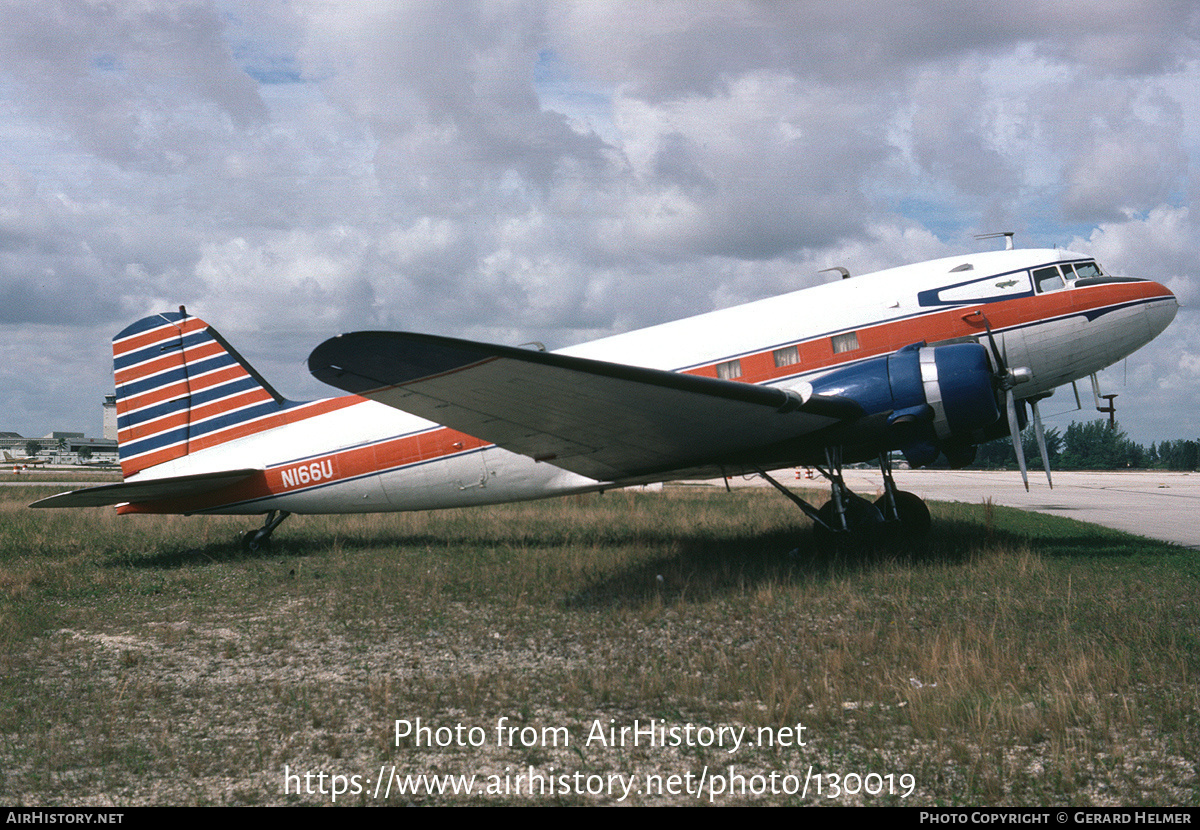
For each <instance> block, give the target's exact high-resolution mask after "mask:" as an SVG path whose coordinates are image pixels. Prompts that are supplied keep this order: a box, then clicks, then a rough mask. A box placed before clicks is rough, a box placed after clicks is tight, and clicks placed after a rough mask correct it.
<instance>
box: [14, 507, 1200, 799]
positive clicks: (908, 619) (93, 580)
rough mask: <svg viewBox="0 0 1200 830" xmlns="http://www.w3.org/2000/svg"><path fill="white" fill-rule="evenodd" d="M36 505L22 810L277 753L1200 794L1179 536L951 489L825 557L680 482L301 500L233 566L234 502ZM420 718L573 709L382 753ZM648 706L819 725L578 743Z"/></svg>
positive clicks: (28, 547) (365, 765) (921, 792)
mask: <svg viewBox="0 0 1200 830" xmlns="http://www.w3.org/2000/svg"><path fill="white" fill-rule="evenodd" d="M34 497H36V494H35V493H33V492H32V491H30V492H24V493H19V494H12V493H3V494H0V499H3V501H0V527H2V528H3V531H4V536H3V538H4V541H3V543H2V547H0V669H2V670H3V680H2V681H0V699H2V700H3V706H0V736H2V737H0V770H2V772H0V776H2V777H0V792H3V793H5V794H6V795H8V796H9V798H8V799H7V800H9V801H10V802H13V803H25V804H43V805H45V804H110V803H111V804H120V805H128V804H174V803H200V804H203V803H234V804H242V803H250V804H277V803H307V802H312V803H320V802H323V801H328V797H327V796H326V797H322V796H320V795H300V796H297V795H295V794H285V793H284V778H283V772H284V769H285V766H286V767H287V768H288V769H289V770H291V771H292V772H295V771H296V770H298V769H299V770H308V771H313V772H314V773H315V772H317V771H324V772H326V773H330V774H332V773H341V774H345V775H353V774H359V775H362V776H364V777H370V778H371V779H374V778H376V777H377V776H378V774H379V770H380V766H381V765H387V766H388V767H390V766H391V765H393V764H394V765H396V767H397V770H398V771H400V772H411V773H441V774H447V773H456V774H470V773H476V774H478V775H480V776H486V775H489V774H491V775H498V776H504V775H506V774H509V775H515V774H516V773H517V771H525V770H527V769H528V768H529V767H530V766H531V765H532V766H533V767H534V768H535V769H537V770H539V771H540V772H541V773H543V774H551V772H550V771H552V770H556V771H558V772H559V773H560V774H561V773H564V772H565V773H571V774H573V773H575V772H580V773H584V774H587V775H602V776H607V775H636V776H640V777H641V778H642V779H643V780H644V777H645V776H646V775H648V774H663V775H667V774H676V775H680V776H683V775H685V774H687V773H696V774H697V775H699V774H702V773H703V772H704V770H705V769H706V768H707V770H708V771H709V772H718V771H726V770H727V769H728V767H729V765H731V764H733V765H735V766H736V768H737V769H738V770H739V771H742V772H744V773H745V774H746V775H752V774H759V775H763V776H767V775H770V773H771V772H776V773H785V774H792V775H798V776H800V778H801V779H803V777H804V776H805V775H806V774H807V772H808V770H809V769H810V768H811V769H812V770H814V771H818V772H824V773H838V774H841V775H845V774H850V773H857V774H860V775H866V774H868V773H875V774H877V775H880V776H886V775H888V774H893V775H896V776H899V775H900V774H902V773H907V774H910V775H911V776H913V780H914V782H915V789H914V791H913V792H912V794H911V796H910V797H909V798H908V799H907V800H902V799H900V798H899V797H898V796H894V797H887V796H886V795H880V796H864V795H861V794H858V795H845V794H843V795H842V796H841V797H839V799H837V802H838V803H905V804H910V805H912V804H924V805H930V804H955V803H963V804H1018V805H1036V804H1064V805H1065V804H1157V805H1170V804H1195V803H1196V801H1197V796H1198V795H1200V791H1198V787H1197V783H1196V782H1197V778H1198V776H1197V769H1196V761H1195V753H1194V750H1193V747H1194V746H1195V745H1196V743H1197V738H1200V718H1198V716H1197V712H1198V711H1200V705H1198V704H1200V700H1198V699H1197V697H1198V693H1197V688H1198V684H1197V682H1196V681H1197V669H1198V668H1200V649H1197V635H1198V630H1197V629H1198V620H1200V615H1198V614H1197V611H1198V610H1200V609H1198V608H1197V599H1196V597H1197V595H1198V592H1197V587H1200V586H1198V584H1197V583H1198V581H1200V567H1197V564H1196V561H1195V558H1194V556H1193V555H1192V554H1191V553H1189V552H1187V551H1183V550H1180V549H1178V548H1173V547H1170V546H1167V545H1159V544H1156V543H1152V542H1145V541H1144V540H1136V539H1132V538H1131V537H1128V536H1123V535H1121V534H1117V533H1113V532H1109V531H1104V530H1101V529H1098V528H1094V527H1090V526H1086V525H1081V524H1078V523H1072V522H1067V521H1064V520H1056V519H1051V518H1049V517H1043V516H1032V515H1028V514H1022V513H1019V512H1017V511H1011V510H1007V509H1005V508H999V507H991V506H987V507H984V506H979V507H969V506H949V505H943V506H936V507H935V520H936V526H935V531H934V533H933V535H932V536H931V537H930V539H929V540H928V541H927V542H926V543H924V544H922V545H920V546H919V547H913V548H905V549H874V550H824V551H821V550H814V549H812V548H811V547H810V546H809V541H808V539H809V537H808V533H807V528H806V527H805V525H806V522H805V520H804V519H803V518H802V517H801V516H800V515H799V514H798V512H797V511H795V510H794V508H792V507H790V506H789V505H787V504H786V503H785V502H784V501H783V500H782V499H780V498H779V497H778V496H777V495H776V494H774V493H768V492H761V491H755V490H743V491H735V492H734V493H732V494H726V493H724V492H722V491H716V490H714V489H707V488H668V489H667V491H666V492H665V493H663V494H641V493H611V494H607V495H604V496H588V497H578V498H571V499H564V500H559V501H549V502H538V503H529V504H522V505H508V506H503V507H495V508H478V509H474V510H462V511H444V512H436V513H423V514H400V515H387V516H363V517H294V518H292V519H289V520H288V523H287V524H285V525H284V526H283V528H281V530H280V531H279V533H278V535H277V545H276V547H275V549H274V550H273V551H271V552H269V553H266V554H262V555H247V554H243V553H240V552H238V551H237V549H236V548H235V547H233V546H231V545H229V544H227V543H228V541H229V540H232V539H233V538H234V536H235V534H236V531H237V530H238V529H243V528H245V527H247V526H249V524H250V523H251V520H248V519H223V518H193V519H185V518H176V517H163V518H155V517H117V516H115V515H113V514H112V513H111V511H101V510H97V511H79V512H69V511H62V512H59V511H30V510H27V509H25V508H24V504H26V503H27V502H28V501H30V500H32V498H34ZM417 717H420V718H421V719H422V721H423V723H425V724H427V725H433V726H435V727H436V726H454V725H455V724H460V723H461V724H463V725H465V726H473V725H474V726H479V727H480V728H481V729H484V730H491V729H493V728H494V727H495V725H496V723H497V720H498V719H499V718H502V717H507V718H509V719H510V720H509V721H508V723H510V724H516V725H518V726H530V727H534V728H535V729H538V730H541V729H543V728H558V727H565V728H566V729H568V730H569V733H570V736H571V738H572V745H571V746H569V747H564V746H554V745H545V744H544V743H541V742H538V743H536V744H535V745H533V746H512V747H509V746H496V745H495V741H494V740H492V739H493V738H494V737H495V736H494V734H492V732H490V731H488V737H489V740H488V742H487V743H486V745H485V746H482V747H462V746H450V747H443V748H436V747H435V748H428V747H424V746H417V745H415V743H414V742H413V741H412V740H411V739H408V740H405V741H402V742H401V745H400V746H399V747H397V746H396V745H395V741H394V732H393V730H394V722H395V720H397V719H408V720H411V719H415V718H417ZM635 719H639V720H641V721H642V722H643V723H645V722H646V721H648V720H650V719H658V722H661V723H662V724H664V725H667V726H678V727H683V726H686V725H687V724H692V725H693V726H700V725H706V726H709V727H712V728H718V727H721V726H726V727H743V726H744V727H747V728H749V729H750V730H752V732H753V730H757V729H758V728H760V727H771V728H776V729H777V728H780V727H795V726H796V725H797V724H803V725H804V726H805V733H804V734H805V736H806V738H807V740H806V746H803V747H800V746H789V747H784V748H779V747H766V746H752V747H747V746H742V747H741V748H740V749H739V750H738V751H737V752H734V753H729V752H725V751H723V750H721V749H720V748H715V747H713V748H704V747H696V746H691V747H688V746H683V747H666V748H663V747H646V746H639V747H625V748H612V747H604V746H600V745H598V744H596V743H595V742H593V743H592V744H591V745H585V744H584V738H586V736H587V734H588V731H589V728H590V727H591V725H592V724H593V722H595V721H599V722H600V723H601V724H603V725H608V724H610V722H611V723H612V724H613V725H616V726H621V725H631V724H632V723H633V721H634V720H635ZM481 780H482V778H481ZM827 795H828V791H825V792H824V793H823V794H822V796H821V797H818V796H817V795H816V794H815V793H814V792H813V791H811V790H810V791H809V793H808V794H807V796H806V797H803V798H802V797H801V796H800V795H799V794H797V795H788V794H770V793H765V794H759V795H744V796H743V795H738V794H734V795H729V794H727V793H723V794H721V795H720V796H714V800H715V801H716V802H717V803H742V802H750V803H799V802H802V801H803V802H807V803H819V802H825V801H830V800H831V799H829V798H827ZM393 800H395V799H393ZM407 800H417V801H421V802H430V803H489V804H491V803H507V802H518V803H523V802H525V801H528V797H527V796H515V795H511V794H507V795H506V794H499V795H481V794H476V795H474V796H471V797H466V796H458V797H455V796H450V795H441V796H421V797H420V798H416V799H407ZM534 800H535V801H538V802H545V803H598V802H599V803H606V802H610V801H615V800H616V798H614V797H608V796H588V795H575V794H563V793H559V794H557V795H554V796H546V797H543V798H535V799H534ZM629 800H630V801H633V802H635V803H674V802H682V803H689V802H691V801H692V800H694V799H691V798H689V797H687V796H669V795H662V796H659V795H656V794H647V793H645V792H639V793H636V794H633V795H631V796H630V798H629ZM705 800H706V801H707V800H708V799H707V797H706V798H705ZM376 801H377V800H376V799H373V798H371V797H367V795H366V794H358V795H356V796H354V797H353V798H352V797H350V795H345V796H343V797H342V798H341V799H340V800H339V801H338V803H339V804H341V803H376Z"/></svg>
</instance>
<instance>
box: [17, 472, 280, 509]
mask: <svg viewBox="0 0 1200 830" xmlns="http://www.w3.org/2000/svg"><path fill="white" fill-rule="evenodd" d="M259 472H261V471H260V470H222V471H220V472H216V473H200V474H198V475H190V476H175V477H173V478H155V479H151V480H149V481H123V482H121V483H119V484H103V485H101V486H99V487H88V488H85V489H83V490H72V491H70V492H68V493H59V494H58V495H57V496H50V498H46V499H42V500H41V501H35V502H34V503H33V504H31V505H29V506H30V507H104V506H106V505H111V504H126V503H135V502H151V501H158V500H159V499H176V498H187V497H190V496H199V495H203V494H204V493H209V492H211V491H213V490H219V489H221V488H222V487H228V486H229V485H231V484H237V483H238V482H239V481H244V480H246V479H247V478H249V477H250V476H252V475H255V474H256V473H259Z"/></svg>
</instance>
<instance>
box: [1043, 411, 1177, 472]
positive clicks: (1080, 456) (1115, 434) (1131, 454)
mask: <svg viewBox="0 0 1200 830" xmlns="http://www.w3.org/2000/svg"><path fill="white" fill-rule="evenodd" d="M1063 441H1064V443H1065V445H1066V446H1065V447H1064V449H1063V453H1062V463H1063V469H1067V470H1121V469H1127V468H1130V467H1137V468H1144V467H1145V466H1146V464H1147V462H1148V460H1149V457H1150V454H1149V453H1148V452H1146V448H1145V447H1143V446H1142V445H1141V444H1138V443H1137V442H1136V441H1131V440H1130V439H1129V438H1128V437H1127V436H1126V435H1125V431H1124V430H1122V429H1121V428H1120V426H1119V425H1110V424H1109V423H1108V422H1107V421H1104V420H1097V421H1088V422H1086V423H1082V424H1080V423H1076V422H1074V421H1072V422H1071V425H1070V426H1069V427H1067V432H1066V434H1065V435H1064V436H1063ZM1160 453H1161V449H1160Z"/></svg>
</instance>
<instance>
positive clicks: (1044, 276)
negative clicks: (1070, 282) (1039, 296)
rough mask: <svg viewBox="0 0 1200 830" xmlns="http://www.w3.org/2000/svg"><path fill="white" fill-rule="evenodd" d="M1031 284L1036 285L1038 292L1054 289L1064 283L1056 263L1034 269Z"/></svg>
mask: <svg viewBox="0 0 1200 830" xmlns="http://www.w3.org/2000/svg"><path fill="white" fill-rule="evenodd" d="M1033 284H1034V285H1036V286H1037V290H1038V291H1040V292H1044V291H1056V290H1058V289H1059V288H1062V287H1063V286H1064V285H1066V283H1065V282H1063V278H1062V274H1060V273H1059V271H1058V266H1057V265H1050V266H1047V267H1045V268H1037V269H1035V270H1034V272H1033Z"/></svg>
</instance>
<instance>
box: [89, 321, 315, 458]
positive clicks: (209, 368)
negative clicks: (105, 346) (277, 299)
mask: <svg viewBox="0 0 1200 830" xmlns="http://www.w3.org/2000/svg"><path fill="white" fill-rule="evenodd" d="M113 372H114V374H115V376H116V385H117V438H118V442H119V444H120V457H121V471H122V473H123V474H124V475H125V476H126V477H128V476H131V475H133V474H134V473H136V472H138V471H139V470H145V469H147V468H149V467H154V466H156V465H158V464H162V463H164V462H167V461H171V460H172V459H175V458H181V457H183V456H185V455H188V454H189V453H193V452H196V451H197V450H200V449H204V448H206V447H210V446H215V445H217V444H220V443H224V442H225V441H228V440H232V439H233V438H238V437H241V436H242V435H246V434H250V433H253V432H256V431H258V429H257V428H256V426H255V422H256V421H262V420H263V419H268V420H270V416H272V415H275V414H276V413H279V412H280V411H282V410H284V409H287V408H289V407H290V406H292V403H291V402H289V401H285V400H284V399H283V398H282V397H280V396H279V394H278V393H277V392H276V391H275V390H274V389H272V388H271V386H270V384H268V383H267V382H266V381H265V380H264V379H263V378H262V376H261V375H259V374H258V373H257V372H256V371H254V369H253V368H252V367H251V366H250V365H249V364H248V363H246V361H245V360H244V359H243V358H242V356H241V355H239V354H238V353H237V352H236V351H235V350H234V349H233V347H232V346H230V345H229V344H228V343H227V342H226V341H225V339H224V338H223V337H221V335H220V334H218V333H217V332H216V330H214V329H213V328H211V327H210V326H209V325H208V324H207V323H205V322H204V321H203V320H201V319H200V318H198V317H190V316H188V315H187V313H186V311H184V309H183V308H182V307H180V309H179V311H177V312H174V311H173V312H165V313H163V314H156V315H154V316H151V317H145V318H143V319H141V320H138V321H137V322H136V323H134V324H133V325H131V326H129V327H128V328H126V329H125V330H124V331H122V332H121V333H120V334H118V335H117V336H116V337H114V338H113Z"/></svg>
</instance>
